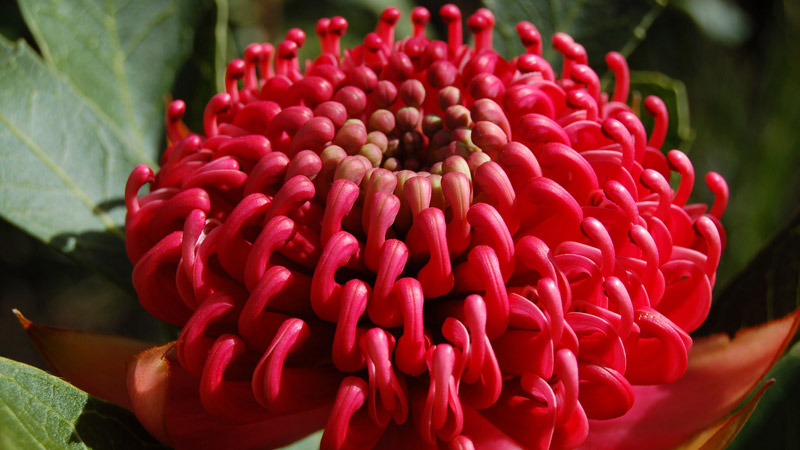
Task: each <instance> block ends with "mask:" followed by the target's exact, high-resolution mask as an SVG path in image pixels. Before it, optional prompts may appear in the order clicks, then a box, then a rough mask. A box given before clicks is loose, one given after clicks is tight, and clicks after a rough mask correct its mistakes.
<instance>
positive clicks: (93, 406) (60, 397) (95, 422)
mask: <svg viewBox="0 0 800 450" xmlns="http://www.w3.org/2000/svg"><path fill="white" fill-rule="evenodd" d="M0 448H3V449H9V450H10V449H30V448H41V449H65V448H69V449H145V448H147V449H159V448H166V447H164V446H163V445H161V444H159V443H158V442H156V441H155V440H154V439H153V438H152V437H150V435H149V434H147V432H146V431H145V430H144V428H142V426H141V425H139V422H138V421H137V420H136V417H135V416H134V415H133V414H132V413H131V412H129V411H128V410H126V409H123V408H120V407H119V406H116V405H114V404H112V403H108V402H105V401H103V400H99V399H97V398H94V397H92V396H90V395H89V394H87V393H85V392H83V391H81V390H79V389H77V388H75V387H73V386H72V385H70V384H68V383H66V382H64V381H63V380H61V379H59V378H56V377H54V376H52V375H50V374H48V373H46V372H43V371H41V370H39V369H36V368H34V367H31V366H28V365H26V364H22V363H18V362H15V361H11V360H9V359H5V358H0Z"/></svg>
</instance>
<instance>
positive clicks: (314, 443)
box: [281, 430, 323, 450]
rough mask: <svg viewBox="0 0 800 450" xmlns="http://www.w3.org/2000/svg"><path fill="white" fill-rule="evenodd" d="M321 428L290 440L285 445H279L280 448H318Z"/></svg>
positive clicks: (301, 449)
mask: <svg viewBox="0 0 800 450" xmlns="http://www.w3.org/2000/svg"><path fill="white" fill-rule="evenodd" d="M322 432H323V430H319V431H317V432H315V433H311V434H309V435H308V436H306V437H304V438H303V439H300V440H299V441H296V442H292V443H291V444H289V445H287V446H286V447H281V450H314V449H318V448H319V442H320V440H322Z"/></svg>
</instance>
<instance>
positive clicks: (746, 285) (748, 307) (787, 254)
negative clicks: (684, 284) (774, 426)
mask: <svg viewBox="0 0 800 450" xmlns="http://www.w3.org/2000/svg"><path fill="white" fill-rule="evenodd" d="M798 306H800V211H798V212H796V213H795V215H794V217H793V218H792V220H791V221H790V223H789V225H788V226H786V228H784V229H783V231H781V232H780V233H778V235H777V236H775V237H774V238H773V239H772V241H771V242H770V243H769V244H767V245H766V246H765V247H764V248H762V249H761V251H760V252H759V253H758V254H757V255H756V257H755V258H753V260H752V261H751V262H750V264H748V265H747V267H745V268H744V270H743V271H742V272H741V273H739V275H738V276H736V277H735V278H734V279H733V280H732V281H730V282H729V283H728V284H727V285H726V286H725V287H724V288H723V289H722V292H721V294H720V295H718V296H717V297H716V298H715V299H714V304H713V305H712V306H711V312H710V313H709V315H708V318H707V319H706V322H705V323H704V324H703V326H702V327H701V328H700V329H699V330H698V334H710V333H716V332H721V331H724V332H727V333H733V332H735V331H736V330H738V329H740V328H742V327H746V326H752V325H756V324H760V323H764V322H766V321H768V320H772V319H775V318H778V317H781V316H783V315H785V314H787V313H789V312H791V311H793V310H795V309H796V308H797V307H798ZM776 390H777V389H776Z"/></svg>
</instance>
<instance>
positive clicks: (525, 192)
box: [126, 5, 728, 449]
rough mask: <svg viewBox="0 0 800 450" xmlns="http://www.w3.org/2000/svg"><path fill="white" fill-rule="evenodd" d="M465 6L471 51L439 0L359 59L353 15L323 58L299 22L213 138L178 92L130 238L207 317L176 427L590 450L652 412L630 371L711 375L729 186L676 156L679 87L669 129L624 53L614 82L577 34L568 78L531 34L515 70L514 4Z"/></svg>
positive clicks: (160, 304)
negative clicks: (704, 358)
mask: <svg viewBox="0 0 800 450" xmlns="http://www.w3.org/2000/svg"><path fill="white" fill-rule="evenodd" d="M440 14H441V16H442V19H443V20H444V22H445V24H446V25H447V27H448V40H447V41H446V42H442V41H436V40H431V39H429V38H427V37H426V36H425V25H426V23H427V21H428V19H429V17H430V14H429V13H428V11H427V10H425V9H423V8H416V9H415V10H414V12H413V14H412V21H413V23H414V30H415V31H414V34H413V36H410V37H406V38H403V39H396V38H395V33H394V29H395V25H396V23H397V21H398V19H399V16H400V14H399V11H398V10H397V9H394V8H389V9H387V10H386V11H385V12H384V13H383V14H382V15H381V18H380V21H379V23H378V25H377V27H376V29H375V32H374V33H370V34H368V35H367V36H366V37H365V38H364V41H363V44H362V45H359V46H357V47H355V48H353V49H351V50H345V51H344V53H343V54H342V53H341V51H340V42H339V41H340V38H341V36H342V35H343V34H344V32H345V30H346V29H347V21H346V20H345V19H343V18H341V17H334V18H332V19H321V20H320V21H319V22H318V23H317V27H316V30H315V31H316V34H317V35H318V37H319V39H320V43H321V48H322V54H321V55H320V56H319V57H317V58H316V59H315V60H313V61H306V62H305V63H303V64H301V63H300V61H299V60H298V56H297V50H298V48H300V47H302V45H303V43H304V41H305V35H304V33H303V32H302V31H300V30H296V29H294V30H290V31H289V33H287V36H286V40H285V41H283V42H281V43H280V44H279V45H278V46H277V48H273V47H272V46H271V45H270V44H253V45H251V46H250V47H248V48H247V50H246V52H245V55H244V59H236V60H234V61H232V62H231V63H230V65H229V66H228V69H227V73H226V91H227V92H225V93H221V94H217V95H216V96H214V97H213V98H212V99H211V101H210V102H209V103H208V106H207V107H206V109H205V115H204V135H198V134H187V132H186V128H185V126H184V125H183V123H182V121H181V118H182V116H183V113H184V110H185V107H184V105H183V103H182V102H180V101H176V102H174V103H173V104H172V105H171V106H170V108H169V109H168V113H167V132H168V137H169V141H170V147H169V148H168V149H167V151H166V152H165V154H164V157H163V158H162V161H161V163H162V167H161V170H160V171H159V172H158V173H153V171H152V170H151V169H149V168H147V167H145V166H139V167H137V168H136V169H135V170H134V172H133V173H132V174H131V177H130V179H129V181H128V186H127V190H126V204H127V207H128V216H127V222H126V225H127V241H126V244H127V251H128V255H129V257H130V259H131V261H132V262H133V263H134V264H135V269H134V272H133V282H134V286H135V288H136V291H137V293H138V295H139V299H140V301H141V303H142V305H143V306H144V307H145V308H146V309H147V310H148V311H149V312H150V313H151V314H152V315H154V316H155V317H157V318H159V319H161V320H164V321H166V322H169V323H171V324H173V325H177V326H180V327H182V331H181V335H180V338H179V340H178V341H177V361H173V363H172V364H171V366H170V371H171V373H173V374H174V375H171V376H173V377H174V378H176V379H179V380H180V388H179V389H180V390H181V395H182V398H184V401H183V403H180V404H176V405H177V406H171V408H173V409H172V411H171V412H172V413H174V414H173V416H180V418H178V419H174V420H173V422H170V418H169V417H167V419H166V420H167V434H170V437H169V438H168V439H170V440H172V441H173V442H172V443H174V444H176V445H178V446H193V447H194V446H197V445H214V444H212V442H211V441H200V442H198V441H196V440H193V439H192V432H191V429H192V427H198V426H202V427H210V429H220V430H223V429H227V430H228V431H227V432H225V433H223V435H224V436H225V438H224V439H225V445H224V446H225V447H226V448H235V447H251V446H273V445H280V444H283V443H287V442H291V441H292V440H294V439H297V438H299V437H301V436H303V435H304V434H306V433H308V432H310V431H313V430H315V429H319V428H322V427H323V426H324V427H325V432H324V435H323V438H322V446H323V448H336V449H338V448H370V447H373V446H377V447H381V448H387V447H397V448H421V447H423V446H426V445H427V446H432V447H435V446H439V447H447V446H450V448H464V449H468V448H472V447H473V446H474V447H478V448H490V447H496V446H498V445H508V446H512V445H513V446H522V447H525V448H576V447H578V446H580V445H581V444H582V443H583V442H584V441H585V439H586V437H587V434H588V432H589V420H606V419H613V418H618V417H622V416H624V415H625V414H626V412H628V411H629V410H630V409H631V408H632V406H633V405H634V404H635V402H636V400H637V399H636V395H635V394H634V389H633V388H632V386H633V385H657V384H665V383H671V382H674V381H675V380H677V379H678V378H680V377H681V376H682V375H683V373H684V372H685V371H686V368H687V361H688V357H687V354H688V352H689V349H690V348H691V346H692V339H691V337H690V336H689V334H688V333H689V332H691V331H693V330H695V329H696V328H697V327H698V326H699V325H700V324H701V323H702V322H703V320H704V319H705V317H706V315H707V313H708V310H709V307H710V305H711V289H712V286H713V285H714V280H715V272H716V269H717V264H718V262H719V258H720V253H721V252H722V249H723V247H724V231H723V229H722V227H721V225H720V223H719V218H720V216H721V215H722V212H723V211H724V209H725V205H726V203H727V200H728V191H727V186H726V184H725V181H724V180H723V179H722V177H721V176H719V175H717V174H715V173H710V174H708V176H707V177H706V182H707V184H708V186H709V188H710V189H711V191H712V192H713V193H714V194H715V196H716V200H715V202H714V205H713V206H712V208H711V210H710V212H709V213H706V206H705V205H687V204H686V202H687V200H688V198H689V195H690V193H691V190H692V185H693V183H694V169H693V168H692V165H691V162H690V161H689V159H688V158H687V157H686V155H685V154H683V153H682V152H680V151H679V150H671V151H669V152H668V153H667V154H666V155H665V154H664V153H662V150H661V146H662V144H663V142H664V139H665V135H666V132H667V121H668V117H667V108H666V106H665V105H664V103H663V102H662V101H661V100H660V99H659V98H656V97H648V98H647V99H645V102H644V107H645V110H646V111H647V113H648V114H650V115H652V116H653V119H654V122H655V126H654V128H653V130H652V131H650V133H649V137H648V133H647V131H646V130H645V127H644V126H643V125H642V123H641V121H640V120H639V118H638V117H637V115H636V114H634V112H633V110H632V109H631V107H630V106H629V105H628V104H627V99H628V89H629V86H628V78H629V77H628V68H627V64H626V62H625V59H624V58H623V57H622V55H620V54H618V53H615V52H612V53H609V54H608V55H607V56H606V62H607V64H608V66H609V68H610V69H611V71H612V72H613V73H614V75H615V78H616V82H615V86H614V91H613V94H611V95H609V94H607V93H603V92H601V89H600V81H599V78H598V76H597V74H596V73H595V72H594V71H593V70H592V69H591V68H590V67H589V66H588V65H587V64H588V57H587V54H586V51H585V50H584V48H583V47H582V46H581V45H580V44H578V43H576V42H574V41H573V40H572V38H571V37H569V36H568V35H566V34H563V33H557V34H556V35H555V36H553V46H554V47H555V49H556V50H557V51H558V52H559V53H560V54H561V55H562V56H563V64H562V69H561V71H560V74H558V75H557V74H556V71H554V70H553V68H552V67H551V66H550V64H549V63H548V62H547V61H546V60H545V59H544V58H542V56H541V48H542V42H541V37H540V35H539V33H538V31H537V30H536V28H535V27H534V26H533V25H532V24H530V23H527V22H522V23H520V24H519V26H518V27H517V30H518V32H519V34H520V38H521V40H522V43H523V45H524V46H525V47H526V49H527V53H526V54H524V55H522V56H519V57H517V58H514V59H512V60H505V59H504V58H502V57H501V56H500V55H498V54H497V53H496V52H495V51H494V50H492V27H493V25H494V16H493V15H492V13H491V12H490V11H488V10H486V9H480V10H478V11H477V12H476V13H475V14H473V15H472V16H471V17H469V18H468V20H467V26H468V27H469V29H470V30H471V31H472V33H473V34H474V38H475V39H474V41H475V45H474V47H469V46H467V45H464V44H463V38H462V32H461V26H462V23H461V12H460V11H459V10H458V8H456V7H455V6H453V5H446V6H444V7H443V8H442V9H441V11H440ZM273 58H274V60H273ZM301 67H302V70H301ZM609 97H610V98H609ZM672 172H677V173H678V174H679V175H680V183H679V185H678V188H677V190H676V191H673V189H672V188H671V187H670V178H671V176H672ZM145 184H149V185H150V192H149V193H147V194H145V195H143V196H142V197H138V192H139V190H140V188H141V187H142V186H143V185H145ZM181 408H183V409H181ZM176 411H178V412H180V414H179V413H178V412H176ZM187 411H188V412H187ZM181 414H182V415H181ZM192 414H194V415H195V416H196V417H197V420H196V421H192V420H189V419H188V418H187V416H188V417H190V416H191V415H192ZM201 417H202V420H201V419H200V418H201ZM198 424H200V425H198ZM226 427H227V428H226ZM170 429H171V430H177V431H175V432H174V433H173V432H171V431H169V430H170ZM151 431H152V430H151ZM206 431H207V430H206ZM220 433H222V432H220ZM160 434H161V435H162V436H163V434H164V433H163V430H162V432H161V433H160ZM196 434H197V435H201V434H203V433H196ZM205 434H207V433H205Z"/></svg>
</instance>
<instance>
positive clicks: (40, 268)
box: [0, 0, 800, 386]
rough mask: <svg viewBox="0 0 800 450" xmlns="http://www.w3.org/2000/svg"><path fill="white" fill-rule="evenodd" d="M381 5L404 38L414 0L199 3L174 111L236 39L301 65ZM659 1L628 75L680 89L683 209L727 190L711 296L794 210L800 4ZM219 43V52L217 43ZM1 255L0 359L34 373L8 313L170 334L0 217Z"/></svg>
mask: <svg viewBox="0 0 800 450" xmlns="http://www.w3.org/2000/svg"><path fill="white" fill-rule="evenodd" d="M487 2H488V3H492V2H491V1H489V0H487ZM390 3H391V4H392V5H393V6H397V7H399V8H400V9H401V10H402V11H403V12H404V17H405V20H401V22H400V23H401V29H400V30H399V32H400V34H401V35H404V34H406V33H407V32H408V31H409V29H410V25H409V22H408V19H407V18H408V12H409V11H410V10H411V8H412V7H413V6H416V4H417V3H413V1H412V0H399V1H396V0H332V1H328V2H312V1H305V0H304V1H292V0H287V1H282V0H216V1H213V2H212V1H207V2H198V7H201V6H199V5H205V6H204V7H206V8H207V10H206V12H205V13H204V18H203V21H202V24H201V27H200V29H199V30H198V33H197V35H196V37H195V45H194V53H193V54H192V56H191V58H190V59H189V60H188V61H187V63H186V64H185V66H184V67H183V69H182V70H181V71H180V73H179V76H178V79H177V81H176V83H175V86H174V89H173V95H174V97H175V98H181V99H184V100H185V101H186V103H187V105H188V113H187V121H188V122H189V124H190V127H191V128H193V129H202V127H201V125H200V123H201V115H202V110H203V106H204V105H205V102H206V101H207V100H208V99H209V98H210V97H211V96H212V95H213V93H214V92H215V91H216V89H218V88H219V87H220V86H221V79H219V75H218V74H219V73H224V65H225V64H226V63H227V61H228V60H230V59H231V58H233V57H236V56H239V55H240V54H241V51H242V50H243V49H244V47H245V46H246V45H247V44H248V43H250V42H254V41H258V42H264V41H270V42H273V43H277V42H278V41H280V40H281V38H282V37H283V34H284V33H285V32H286V30H287V29H289V28H291V27H300V28H302V29H304V30H306V31H307V33H308V38H307V43H306V45H305V46H304V47H303V49H302V51H301V58H303V59H304V58H310V57H313V55H316V54H317V53H318V44H317V42H316V38H315V36H314V35H313V29H314V25H315V23H316V20H317V18H319V17H330V16H334V15H344V16H346V18H347V20H348V21H349V29H348V32H347V35H346V38H345V45H346V46H347V47H351V46H353V45H355V44H357V43H358V42H356V39H358V38H359V37H363V36H364V35H365V34H366V33H367V32H369V31H371V30H372V29H373V27H374V24H375V23H376V20H377V17H378V15H379V14H380V12H381V11H382V10H383V9H384V8H385V7H387V6H389V5H390ZM529 3H531V4H534V3H536V2H534V1H532V2H529ZM589 3H597V2H589ZM607 3H615V2H607ZM617 3H618V4H623V3H625V2H623V1H620V2H617ZM663 3H664V2H659V3H658V5H659V7H658V8H657V9H659V10H660V12H659V13H658V14H655V15H654V16H653V17H652V19H653V21H652V24H651V26H650V27H649V29H647V30H646V32H644V30H643V29H639V30H636V32H635V33H634V34H635V36H636V39H635V40H634V43H638V45H637V46H635V48H633V47H632V46H629V47H626V50H628V51H630V54H629V65H630V67H631V69H632V70H637V71H647V72H660V73H661V74H664V75H666V76H667V77H669V79H668V80H669V83H673V81H672V80H678V81H675V82H674V83H675V84H674V85H670V86H671V89H672V88H674V89H673V90H674V91H675V92H677V93H678V94H677V95H679V96H680V95H682V93H683V92H685V94H686V95H685V98H688V99H689V102H688V108H687V109H686V110H685V111H682V112H681V116H682V117H681V127H682V128H681V129H679V130H678V131H677V134H676V135H675V136H673V137H672V139H673V142H674V143H675V145H676V146H678V147H679V148H681V149H682V150H683V151H684V152H687V153H689V154H690V157H691V159H692V161H693V163H694V164H695V170H696V172H697V183H696V186H695V191H694V192H695V193H694V195H695V200H697V201H703V202H711V201H712V198H711V195H710V193H709V192H708V190H707V189H705V187H704V186H703V185H702V183H703V181H702V180H703V178H702V176H703V175H704V174H705V173H706V172H707V171H709V170H714V171H717V172H719V173H721V174H723V175H724V177H725V178H726V179H727V181H728V183H729V186H730V191H731V201H730V204H729V207H728V211H727V212H726V214H725V216H724V220H723V222H724V223H725V225H726V229H727V233H728V240H727V242H728V245H727V248H726V250H725V254H724V255H723V258H722V265H721V267H720V269H719V273H718V280H717V286H716V289H717V290H718V291H722V290H723V289H724V286H725V285H726V283H727V282H728V281H729V280H731V279H732V277H733V276H734V275H735V274H736V273H737V272H739V271H741V270H742V269H743V268H744V267H745V265H746V264H747V262H748V261H749V260H751V259H752V258H753V256H754V255H755V254H756V253H757V251H758V249H759V248H761V247H762V246H763V245H764V244H765V243H766V242H767V241H768V240H769V239H770V238H771V237H772V236H773V235H774V234H775V233H776V232H778V231H779V230H780V229H782V227H783V226H784V225H785V224H787V223H788V222H789V220H790V218H791V217H792V215H793V214H794V213H795V211H796V210H797V206H798V201H799V200H800V132H798V128H800V107H798V106H800V87H798V82H799V81H800V2H798V1H796V0H672V1H670V2H669V3H667V4H666V5H662V4H663ZM418 4H421V5H423V6H426V7H428V8H429V9H430V10H431V11H432V12H433V14H432V16H433V21H432V27H433V29H432V30H431V29H429V34H431V33H436V34H438V35H439V36H442V35H444V33H443V31H444V28H443V25H442V24H441V22H440V21H439V20H438V15H437V14H436V12H437V11H438V10H439V8H440V7H441V6H442V4H444V2H443V1H429V0H425V1H421V2H419V3H418ZM459 6H460V7H461V8H462V10H463V11H464V14H465V16H466V15H468V14H470V13H471V12H472V11H474V10H475V9H477V8H479V7H481V6H483V5H482V3H481V2H480V1H479V0H469V1H466V2H460V3H459ZM661 6H663V9H662V8H661ZM217 11H222V13H221V14H217ZM518 19H529V18H528V17H519V18H518ZM226 24H227V26H226ZM0 34H2V35H3V36H5V37H7V38H9V39H10V40H17V39H25V40H26V41H27V42H28V43H29V44H30V45H31V46H32V47H33V48H34V49H35V48H36V44H35V42H34V41H33V39H32V37H31V34H30V32H29V30H28V29H27V28H26V26H25V23H24V22H23V20H22V16H21V14H20V11H19V9H18V8H17V6H16V5H15V3H14V2H11V1H3V2H0ZM221 39H223V40H224V42H225V48H222V49H220V48H218V47H217V42H220V40H221ZM506 56H508V55H506ZM589 57H590V63H591V64H592V65H593V66H594V67H595V69H596V70H597V71H598V72H599V73H600V74H603V73H605V72H606V68H605V66H604V63H603V58H602V57H603V55H602V54H597V53H592V52H591V51H590V53H589ZM551 62H553V63H554V64H555V65H557V64H558V62H557V61H551ZM220 68H222V70H220ZM659 76H661V75H659ZM670 79H671V80H670ZM689 118H690V119H691V120H690V121H687V119H689ZM687 124H688V126H687ZM689 127H690V128H689ZM0 151H2V150H0ZM0 170H2V168H0ZM0 249H2V251H0V311H2V314H0V355H3V356H6V357H9V358H12V359H15V360H18V361H23V362H27V363H29V364H33V365H36V366H39V367H44V364H43V362H42V361H41V360H40V359H39V358H38V356H37V355H36V353H35V350H34V349H33V346H32V345H31V344H29V342H28V340H27V337H26V336H25V334H24V333H23V331H22V330H21V328H20V327H19V326H18V325H17V324H16V323H15V319H14V318H13V316H12V314H11V313H10V310H11V308H19V309H21V310H22V311H24V312H25V313H26V314H27V315H28V316H29V317H31V318H35V319H36V320H37V321H39V322H42V323H46V324H53V325H58V326H62V327H69V328H81V329H90V330H95V331H107V332H116V333H123V334H127V335H130V336H134V337H138V338H145V339H151V340H161V339H164V338H165V336H167V334H168V333H169V332H170V330H167V329H165V328H164V327H163V325H160V324H159V323H158V322H157V321H156V320H155V319H152V318H151V317H149V316H148V315H147V314H146V313H144V311H143V310H142V309H141V308H140V307H139V306H138V304H137V303H136V300H135V298H133V297H132V295H131V294H130V291H129V290H128V289H125V288H124V287H119V286H116V285H114V284H112V283H110V282H109V281H107V280H105V279H104V278H102V277H101V276H99V275H97V274H93V273H91V272H90V271H88V270H86V269H84V268H83V267H82V266H79V265H76V264H75V263H73V262H72V261H70V260H68V259H67V258H65V257H64V256H61V255H60V254H59V253H57V252H55V251H54V250H51V249H50V248H49V247H47V246H46V245H45V244H42V243H40V242H38V241H36V240H34V239H32V238H30V237H28V236H27V235H26V234H25V233H24V232H22V231H20V230H18V229H16V228H14V227H13V226H12V225H10V224H8V223H6V222H3V221H0ZM795 275H796V274H795ZM783 312H786V311H783ZM793 385H794V386H800V384H799V383H796V382H795V383H793Z"/></svg>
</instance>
